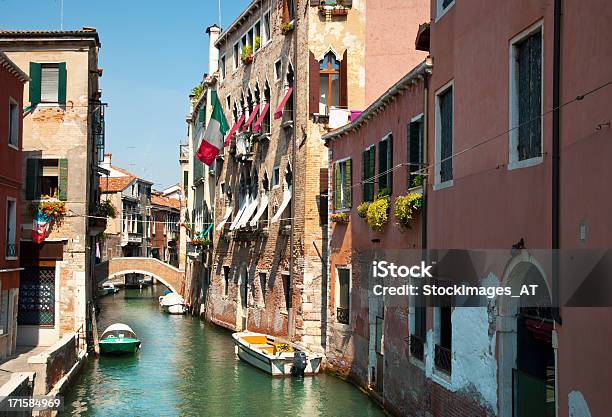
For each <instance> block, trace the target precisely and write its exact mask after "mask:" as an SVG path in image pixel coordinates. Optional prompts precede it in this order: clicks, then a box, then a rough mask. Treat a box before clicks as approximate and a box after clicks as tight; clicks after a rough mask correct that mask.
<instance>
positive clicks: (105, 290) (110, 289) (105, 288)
mask: <svg viewBox="0 0 612 417" xmlns="http://www.w3.org/2000/svg"><path fill="white" fill-rule="evenodd" d="M118 292H119V288H117V287H115V284H113V283H112V282H105V283H104V284H102V287H100V288H99V289H98V295H108V294H116V293H118Z"/></svg>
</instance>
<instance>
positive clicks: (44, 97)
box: [40, 64, 59, 103]
mask: <svg viewBox="0 0 612 417" xmlns="http://www.w3.org/2000/svg"><path fill="white" fill-rule="evenodd" d="M58 86H59V67H58V66H57V64H43V65H41V69H40V101H41V102H43V103H57V101H58Z"/></svg>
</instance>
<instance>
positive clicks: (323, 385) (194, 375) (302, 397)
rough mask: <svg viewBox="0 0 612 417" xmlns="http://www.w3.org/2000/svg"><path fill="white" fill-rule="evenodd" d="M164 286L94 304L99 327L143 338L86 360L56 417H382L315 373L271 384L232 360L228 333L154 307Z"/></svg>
mask: <svg viewBox="0 0 612 417" xmlns="http://www.w3.org/2000/svg"><path fill="white" fill-rule="evenodd" d="M163 289H164V287H163V286H157V287H150V288H146V289H143V290H138V289H128V290H124V291H120V292H119V293H118V294H115V295H109V296H106V297H104V298H103V299H102V300H101V303H100V304H101V313H100V317H99V318H98V327H99V328H100V330H103V329H104V328H105V327H106V326H108V325H109V324H112V323H115V322H122V323H126V324H128V325H130V326H131V327H132V328H133V329H134V331H135V332H136V334H137V335H138V336H139V337H140V339H141V340H142V348H141V350H140V352H139V353H138V354H137V355H136V356H132V357H129V356H128V357H101V358H99V359H91V360H90V361H89V362H88V363H87V364H86V365H85V367H84V368H83V370H82V371H81V374H80V375H79V377H78V378H77V379H76V381H75V383H74V384H73V385H72V387H71V390H70V393H69V394H68V395H67V396H66V397H65V407H64V411H63V412H62V413H60V416H63V417H66V416H82V417H85V416H104V417H114V416H117V417H132V416H141V417H144V416H147V417H148V416H189V417H191V416H382V415H383V413H382V411H381V410H380V409H379V408H378V406H377V405H376V404H374V403H373V402H372V401H371V400H370V399H369V398H368V397H367V396H365V395H364V394H363V393H362V392H360V391H359V390H358V389H356V388H355V387H354V386H352V385H351V384H349V383H346V382H344V381H341V380H340V379H338V378H335V377H333V376H330V375H325V374H320V375H317V376H315V377H306V378H304V379H294V378H285V379H273V378H270V377H269V376H268V375H267V374H265V373H263V372H260V371H258V370H257V369H255V368H253V367H251V366H250V365H248V364H245V363H243V362H241V361H240V360H239V359H238V358H237V357H236V356H235V354H234V347H233V343H232V339H231V334H230V333H229V332H227V331H224V330H222V329H220V328H217V327H215V326H212V325H210V324H206V323H203V322H201V321H200V320H199V319H197V318H193V317H190V316H170V315H167V314H163V313H162V312H161V311H160V310H159V307H158V304H157V297H158V295H160V293H161V291H163Z"/></svg>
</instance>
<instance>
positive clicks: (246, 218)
mask: <svg viewBox="0 0 612 417" xmlns="http://www.w3.org/2000/svg"><path fill="white" fill-rule="evenodd" d="M255 210H257V198H255V199H253V201H251V204H249V205H248V206H247V208H246V210H244V213H242V217H241V218H240V221H239V222H238V228H239V229H241V228H243V227H244V226H246V225H247V223H248V221H249V220H250V219H251V217H252V216H253V213H255Z"/></svg>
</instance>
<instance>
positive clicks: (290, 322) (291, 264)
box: [287, 1, 298, 341]
mask: <svg viewBox="0 0 612 417" xmlns="http://www.w3.org/2000/svg"><path fill="white" fill-rule="evenodd" d="M297 4H298V2H297V1H296V2H294V3H293V22H294V23H293V25H294V29H293V93H292V94H293V102H294V106H293V109H294V114H293V132H292V133H293V134H292V135H291V142H292V143H291V174H292V177H291V232H290V235H289V250H290V251H291V252H290V253H289V305H288V306H287V322H288V323H287V337H288V338H289V341H291V340H292V339H293V333H294V330H295V329H294V323H293V322H294V314H295V313H294V309H293V281H294V278H295V276H294V273H293V267H294V265H295V259H294V255H293V244H294V238H293V232H294V231H295V169H296V166H295V152H296V146H295V144H296V143H297V138H296V136H297V129H296V117H295V116H296V114H297V111H295V109H297V97H298V95H297V84H298V83H297V73H298V72H297V58H298V54H297V45H298V37H297V31H298V28H297Z"/></svg>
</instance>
